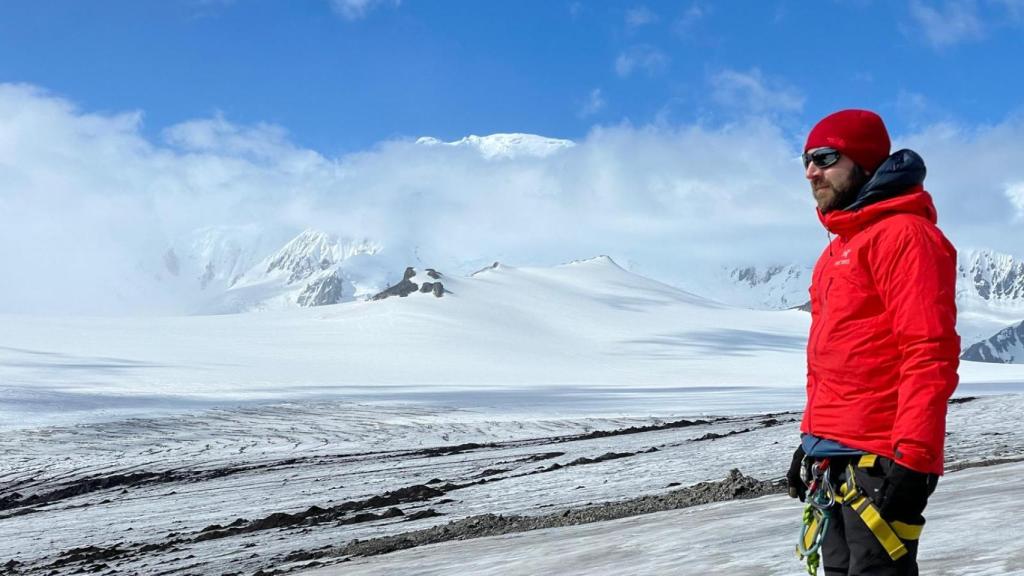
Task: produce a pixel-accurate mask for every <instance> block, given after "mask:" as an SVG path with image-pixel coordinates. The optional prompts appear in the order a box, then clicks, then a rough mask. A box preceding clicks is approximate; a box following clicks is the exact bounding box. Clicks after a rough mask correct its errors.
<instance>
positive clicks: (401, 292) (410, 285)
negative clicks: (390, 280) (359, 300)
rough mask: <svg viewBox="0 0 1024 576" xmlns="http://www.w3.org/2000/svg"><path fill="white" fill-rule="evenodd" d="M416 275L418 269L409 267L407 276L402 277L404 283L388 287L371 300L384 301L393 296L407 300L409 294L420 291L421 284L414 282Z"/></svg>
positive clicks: (406, 271)
mask: <svg viewBox="0 0 1024 576" xmlns="http://www.w3.org/2000/svg"><path fill="white" fill-rule="evenodd" d="M415 275H416V269H415V268H413V267H412V266H409V267H408V268H406V269H405V274H403V275H402V281H401V282H399V283H398V284H395V285H394V286H388V287H387V288H385V289H384V290H382V291H380V292H378V293H377V294H375V295H374V296H373V298H370V299H371V300H383V299H385V298H390V297H392V296H398V297H401V298H405V297H406V296H408V295H409V294H412V293H413V292H415V291H417V290H419V288H420V287H419V284H416V283H415V282H413V281H412V277H413V276H415Z"/></svg>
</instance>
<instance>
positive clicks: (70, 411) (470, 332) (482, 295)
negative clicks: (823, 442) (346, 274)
mask: <svg viewBox="0 0 1024 576" xmlns="http://www.w3.org/2000/svg"><path fill="white" fill-rule="evenodd" d="M397 272H400V271H397ZM284 273H285V272H282V274H284ZM444 287H445V289H446V291H448V292H449V293H448V294H446V295H445V297H444V298H435V297H433V296H431V295H428V294H416V295H415V296H417V297H409V298H389V299H386V300H382V301H378V302H370V301H354V302H346V303H344V304H340V305H336V306H323V307H317V308H309V309H294V308H293V309H285V310H278V311H268V312H265V313H262V314H236V315H225V316H193V317H168V318H145V319H139V318H134V319H133V318H25V317H5V318H3V321H2V322H0V415H3V416H10V418H3V419H2V420H0V421H2V422H4V423H11V422H24V421H25V418H27V417H28V416H29V415H32V414H35V415H36V416H37V417H38V418H39V419H40V420H41V421H48V419H50V418H55V419H58V420H59V419H62V418H72V417H76V416H75V411H78V410H82V411H84V412H86V413H88V414H93V415H94V416H96V417H101V416H102V415H104V414H106V415H110V414H127V413H133V412H136V411H145V410H149V409H153V408H155V407H161V408H163V409H166V410H180V409H183V408H185V407H189V406H202V405H220V404H223V403H232V402H242V401H251V400H253V399H261V400H274V399H276V400H287V399H295V398H324V397H327V398H333V397H339V396H344V397H351V396H353V395H359V394H369V393H379V392H380V391H381V390H388V391H390V392H396V391H399V390H416V391H419V392H422V391H424V390H428V389H434V390H449V391H450V390H459V389H464V388H468V389H473V390H481V389H487V390H495V389H531V388H536V387H544V386H562V387H574V386H575V387H588V388H600V387H610V388H634V387H636V388H641V387H648V388H659V389H670V388H674V389H686V388H690V387H699V386H712V387H728V386H779V387H789V386H793V385H794V384H795V383H800V382H802V380H803V373H804V367H803V351H804V346H805V338H806V333H807V327H808V317H807V315H806V314H804V313H801V312H796V311H784V312H773V311H755V310H745V309H737V308H731V307H727V306H724V305H721V304H717V303H715V302H712V301H709V300H706V299H703V298H700V297H697V296H694V295H692V294H688V293H686V292H683V291H681V290H678V289H675V288H672V287H670V286H667V285H665V284H661V283H659V282H655V281H653V280H649V279H647V278H644V277H641V276H638V275H635V274H632V273H629V272H627V271H625V270H623V269H622V268H620V267H619V266H617V265H616V264H615V263H614V262H612V261H611V260H610V259H608V258H604V257H602V258H595V259H592V260H587V261H581V262H574V263H571V264H566V265H563V266H556V267H552V268H514V267H508V266H498V267H496V268H491V269H487V270H485V271H482V272H480V273H478V274H475V275H474V276H471V277H456V276H445V278H444ZM84 391H88V394H99V395H101V396H109V397H110V398H111V401H110V402H106V403H103V402H99V403H96V404H93V401H92V400H87V399H86V398H88V397H89V396H88V394H85V393H84ZM15 414H17V415H18V417H17V418H14V416H13V415H15Z"/></svg>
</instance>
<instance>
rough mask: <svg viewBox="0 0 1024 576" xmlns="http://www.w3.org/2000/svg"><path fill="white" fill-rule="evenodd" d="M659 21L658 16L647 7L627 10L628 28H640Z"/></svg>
mask: <svg viewBox="0 0 1024 576" xmlns="http://www.w3.org/2000/svg"><path fill="white" fill-rule="evenodd" d="M657 21H658V15H657V14H655V13H654V12H651V10H650V8H648V7H646V6H637V7H636V8H630V9H628V10H626V27H628V28H639V27H641V26H646V25H648V24H653V23H655V22H657Z"/></svg>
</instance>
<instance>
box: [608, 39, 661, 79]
mask: <svg viewBox="0 0 1024 576" xmlns="http://www.w3.org/2000/svg"><path fill="white" fill-rule="evenodd" d="M669 61H670V60H669V57H668V55H666V54H665V53H664V52H662V51H660V50H658V49H657V48H654V47H653V46H647V45H643V44H642V45H638V46H633V47H631V48H629V49H628V50H626V51H625V52H623V53H621V54H619V56H618V57H617V58H616V59H615V73H616V74H618V75H619V77H621V78H628V77H630V76H632V75H633V72H635V71H637V70H644V71H645V72H646V73H647V74H648V75H649V76H654V75H656V74H659V73H661V72H663V71H664V70H665V69H666V68H668V65H669Z"/></svg>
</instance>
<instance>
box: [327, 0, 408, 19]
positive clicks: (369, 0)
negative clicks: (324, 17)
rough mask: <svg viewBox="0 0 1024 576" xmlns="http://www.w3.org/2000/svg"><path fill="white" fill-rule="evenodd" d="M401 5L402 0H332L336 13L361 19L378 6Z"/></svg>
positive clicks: (346, 17)
mask: <svg viewBox="0 0 1024 576" xmlns="http://www.w3.org/2000/svg"><path fill="white" fill-rule="evenodd" d="M382 5H391V6H399V5H401V0H331V6H332V7H333V8H334V11H335V13H337V14H339V15H340V16H341V17H342V18H345V19H346V20H359V19H361V18H365V17H366V15H367V14H368V13H369V12H370V11H371V10H373V9H374V8H376V7H377V6H382Z"/></svg>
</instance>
